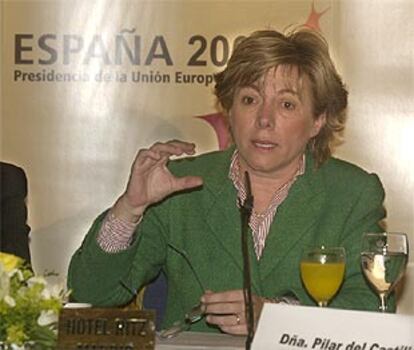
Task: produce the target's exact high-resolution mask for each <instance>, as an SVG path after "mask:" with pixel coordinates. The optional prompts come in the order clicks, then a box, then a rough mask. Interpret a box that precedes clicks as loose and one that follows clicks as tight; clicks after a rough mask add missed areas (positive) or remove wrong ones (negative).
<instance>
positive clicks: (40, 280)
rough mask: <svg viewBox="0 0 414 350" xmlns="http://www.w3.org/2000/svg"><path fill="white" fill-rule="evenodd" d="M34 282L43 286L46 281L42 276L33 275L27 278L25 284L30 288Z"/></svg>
mask: <svg viewBox="0 0 414 350" xmlns="http://www.w3.org/2000/svg"><path fill="white" fill-rule="evenodd" d="M35 284H43V285H44V286H46V285H47V282H46V280H45V278H44V277H42V276H33V277H30V278H29V279H28V280H27V285H28V286H29V288H32V287H33V286H34V285H35Z"/></svg>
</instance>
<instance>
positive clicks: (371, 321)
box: [252, 304, 414, 350]
mask: <svg viewBox="0 0 414 350" xmlns="http://www.w3.org/2000/svg"><path fill="white" fill-rule="evenodd" d="M265 349H266V350H267V349H272V350H273V349H275V350H279V349H281V350H283V349H289V350H300V349H307V350H414V316H408V315H396V314H382V313H379V312H363V311H349V310H338V309H329V308H319V307H309V306H293V305H279V304H265V305H264V307H263V310H262V315H261V317H260V320H259V325H258V327H257V331H256V334H255V337H254V339H253V344H252V350H265Z"/></svg>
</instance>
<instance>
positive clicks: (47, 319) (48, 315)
mask: <svg viewBox="0 0 414 350" xmlns="http://www.w3.org/2000/svg"><path fill="white" fill-rule="evenodd" d="M57 321H58V315H57V314H56V313H55V312H53V311H52V310H47V311H42V312H41V313H40V316H39V318H38V319H37V323H38V325H39V326H48V325H50V324H52V323H56V322H57Z"/></svg>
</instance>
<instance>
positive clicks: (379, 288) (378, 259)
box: [361, 232, 409, 312]
mask: <svg viewBox="0 0 414 350" xmlns="http://www.w3.org/2000/svg"><path fill="white" fill-rule="evenodd" d="M408 251H409V250H408V238H407V235H406V234H405V233H396V232H383V233H365V234H364V236H363V238H362V250H361V266H362V271H363V272H364V275H365V277H366V279H367V280H368V282H369V283H370V284H371V286H372V287H373V288H374V290H375V291H376V293H377V294H378V296H379V298H380V306H379V309H380V310H381V311H382V312H386V311H387V308H388V305H387V299H388V296H389V294H390V293H391V292H392V290H393V289H394V288H395V286H396V285H397V283H398V281H399V280H400V279H401V277H402V276H403V274H404V271H405V268H406V266H407V262H408Z"/></svg>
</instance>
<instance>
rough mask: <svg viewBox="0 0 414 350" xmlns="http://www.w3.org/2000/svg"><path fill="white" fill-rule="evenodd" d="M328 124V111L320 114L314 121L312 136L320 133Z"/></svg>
mask: <svg viewBox="0 0 414 350" xmlns="http://www.w3.org/2000/svg"><path fill="white" fill-rule="evenodd" d="M325 124H326V112H323V113H321V114H319V116H318V117H317V118H316V119H314V121H313V128H312V135H311V137H315V136H316V135H318V134H319V131H321V129H322V128H323V126H324V125H325Z"/></svg>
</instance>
